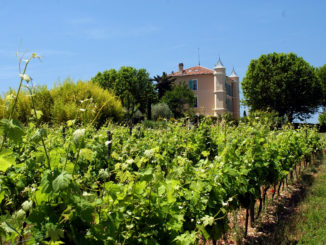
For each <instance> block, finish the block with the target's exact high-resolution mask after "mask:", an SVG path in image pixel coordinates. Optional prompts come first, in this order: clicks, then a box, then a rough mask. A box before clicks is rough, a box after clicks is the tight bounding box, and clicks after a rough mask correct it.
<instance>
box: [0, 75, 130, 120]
mask: <svg viewBox="0 0 326 245" xmlns="http://www.w3.org/2000/svg"><path fill="white" fill-rule="evenodd" d="M15 94H16V92H15V91H14V90H10V91H9V92H8V93H7V94H6V95H5V96H4V98H0V118H8V117H9V114H10V111H11V107H12V105H13V101H14V98H15ZM33 100H34V104H35V107H36V110H38V111H41V112H42V113H41V117H40V118H39V119H40V122H41V123H49V124H61V123H65V122H66V121H67V120H76V122H77V123H90V122H92V121H93V120H94V119H96V120H95V121H94V122H95V124H96V126H100V125H102V124H104V123H105V122H106V121H107V120H114V121H119V120H121V119H122V117H123V114H124V112H123V108H122V105H121V102H120V100H119V99H118V98H117V97H116V96H114V95H113V93H111V92H109V91H107V90H104V89H102V88H100V87H99V86H98V85H96V84H94V83H91V82H83V81H78V82H77V83H74V82H73V81H71V80H70V79H67V80H66V81H64V82H63V83H62V84H57V85H55V86H54V88H53V89H51V90H48V88H47V87H46V86H40V87H35V88H33ZM31 117H32V100H31V96H30V92H29V91H25V90H24V91H21V92H20V94H19V98H18V102H17V105H16V108H15V111H14V113H13V118H16V119H18V120H20V121H21V122H22V123H27V122H28V121H29V119H30V118H31Z"/></svg>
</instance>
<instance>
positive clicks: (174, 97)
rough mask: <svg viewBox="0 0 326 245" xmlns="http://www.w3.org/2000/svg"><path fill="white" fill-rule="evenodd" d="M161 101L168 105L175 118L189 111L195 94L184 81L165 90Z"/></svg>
mask: <svg viewBox="0 0 326 245" xmlns="http://www.w3.org/2000/svg"><path fill="white" fill-rule="evenodd" d="M161 101H162V102H164V103H166V104H167V105H168V106H169V108H170V109H171V111H172V113H173V115H174V116H175V117H176V118H179V117H182V116H184V115H185V113H187V112H188V111H191V108H192V105H193V103H194V102H195V95H194V92H193V91H192V90H190V89H189V87H188V86H187V85H186V84H185V83H180V84H178V85H175V86H174V87H173V89H172V90H171V91H167V92H166V93H165V95H164V96H163V97H162V99H161Z"/></svg>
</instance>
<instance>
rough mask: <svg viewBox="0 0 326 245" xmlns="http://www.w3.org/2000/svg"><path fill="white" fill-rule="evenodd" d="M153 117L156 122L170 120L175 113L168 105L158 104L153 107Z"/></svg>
mask: <svg viewBox="0 0 326 245" xmlns="http://www.w3.org/2000/svg"><path fill="white" fill-rule="evenodd" d="M152 117H153V119H154V120H157V119H158V118H166V119H169V118H171V117H173V113H172V111H171V110H170V108H169V106H168V105H167V104H165V103H158V104H155V105H152Z"/></svg>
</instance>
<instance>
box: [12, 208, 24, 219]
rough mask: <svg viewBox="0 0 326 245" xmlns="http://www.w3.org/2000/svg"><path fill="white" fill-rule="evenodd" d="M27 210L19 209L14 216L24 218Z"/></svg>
mask: <svg viewBox="0 0 326 245" xmlns="http://www.w3.org/2000/svg"><path fill="white" fill-rule="evenodd" d="M25 214H26V212H25V211H24V210H22V209H19V210H18V211H17V212H16V213H14V215H13V216H14V218H15V219H22V218H24V217H25Z"/></svg>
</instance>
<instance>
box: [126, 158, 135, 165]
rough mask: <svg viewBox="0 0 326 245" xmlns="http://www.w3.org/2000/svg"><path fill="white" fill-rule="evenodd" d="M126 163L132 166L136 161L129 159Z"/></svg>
mask: <svg viewBox="0 0 326 245" xmlns="http://www.w3.org/2000/svg"><path fill="white" fill-rule="evenodd" d="M126 162H127V163H128V164H132V163H133V162H134V159H128V160H127V161H126Z"/></svg>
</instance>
